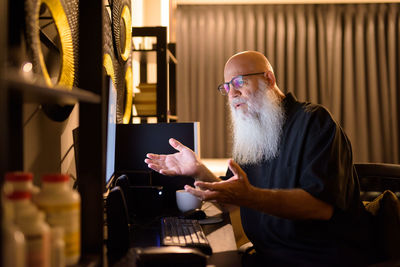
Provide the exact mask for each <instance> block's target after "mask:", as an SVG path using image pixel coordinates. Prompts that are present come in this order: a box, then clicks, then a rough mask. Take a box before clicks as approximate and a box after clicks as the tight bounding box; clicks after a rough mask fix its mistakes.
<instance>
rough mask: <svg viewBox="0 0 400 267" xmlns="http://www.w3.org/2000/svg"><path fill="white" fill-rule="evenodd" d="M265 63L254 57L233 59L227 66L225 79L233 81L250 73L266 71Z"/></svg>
mask: <svg viewBox="0 0 400 267" xmlns="http://www.w3.org/2000/svg"><path fill="white" fill-rule="evenodd" d="M265 70H266V69H265V62H264V60H263V59H261V58H257V57H254V56H253V55H245V54H242V55H239V56H236V57H233V58H231V59H230V60H229V61H228V62H227V63H226V65H225V69H224V78H225V80H228V81H229V80H231V79H232V78H233V77H235V76H238V75H243V74H248V73H257V72H263V71H265Z"/></svg>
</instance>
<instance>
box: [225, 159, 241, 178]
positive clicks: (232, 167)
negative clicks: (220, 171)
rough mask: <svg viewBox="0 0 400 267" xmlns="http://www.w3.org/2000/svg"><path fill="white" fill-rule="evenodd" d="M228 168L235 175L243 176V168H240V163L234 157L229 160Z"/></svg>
mask: <svg viewBox="0 0 400 267" xmlns="http://www.w3.org/2000/svg"><path fill="white" fill-rule="evenodd" d="M228 168H229V169H230V170H231V172H232V173H233V175H234V176H237V177H239V178H241V177H242V176H241V173H240V172H241V170H242V168H240V166H239V164H237V163H236V162H235V161H234V160H233V159H230V160H229V161H228Z"/></svg>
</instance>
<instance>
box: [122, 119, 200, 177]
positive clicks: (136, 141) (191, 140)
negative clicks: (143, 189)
mask: <svg viewBox="0 0 400 267" xmlns="http://www.w3.org/2000/svg"><path fill="white" fill-rule="evenodd" d="M170 138H175V139H177V140H178V141H180V142H181V143H182V144H184V145H185V146H187V147H189V148H190V149H192V150H194V151H195V153H196V154H197V155H198V156H199V157H200V123H199V122H179V123H178V122H174V123H150V124H118V125H117V140H116V154H115V171H116V172H117V173H124V172H125V173H126V172H128V173H129V172H132V171H148V170H149V168H148V167H147V164H146V163H145V162H144V159H145V158H146V154H147V153H156V154H171V153H175V152H177V151H176V150H175V149H174V148H173V147H171V145H170V144H169V142H168V140H169V139H170Z"/></svg>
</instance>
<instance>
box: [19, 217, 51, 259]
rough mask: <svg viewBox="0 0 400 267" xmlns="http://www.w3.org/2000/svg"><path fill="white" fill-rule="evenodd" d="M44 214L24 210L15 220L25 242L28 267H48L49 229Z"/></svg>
mask: <svg viewBox="0 0 400 267" xmlns="http://www.w3.org/2000/svg"><path fill="white" fill-rule="evenodd" d="M44 219H45V215H44V212H42V211H39V210H34V209H26V210H24V211H23V212H21V213H20V215H19V216H18V217H17V218H16V222H17V225H18V226H19V227H20V229H21V231H22V232H23V233H24V236H25V240H26V248H27V250H26V252H27V253H26V263H27V266H29V267H50V227H49V225H48V224H47V223H46V222H45V220H44Z"/></svg>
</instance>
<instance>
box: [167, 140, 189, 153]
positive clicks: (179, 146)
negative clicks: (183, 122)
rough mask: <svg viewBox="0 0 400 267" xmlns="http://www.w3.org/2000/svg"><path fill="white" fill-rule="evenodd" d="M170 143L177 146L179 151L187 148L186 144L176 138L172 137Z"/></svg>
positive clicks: (174, 146)
mask: <svg viewBox="0 0 400 267" xmlns="http://www.w3.org/2000/svg"><path fill="white" fill-rule="evenodd" d="M169 144H170V145H171V146H172V147H173V148H175V149H176V150H178V151H179V152H181V151H182V149H184V148H185V146H184V145H182V144H181V143H180V142H179V141H178V140H176V139H174V138H170V139H169Z"/></svg>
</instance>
